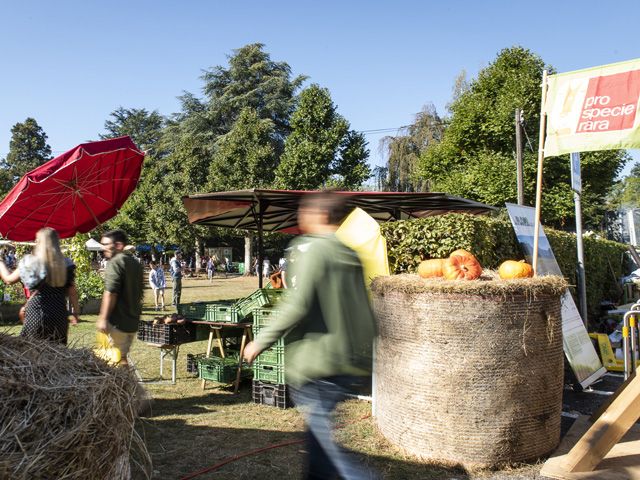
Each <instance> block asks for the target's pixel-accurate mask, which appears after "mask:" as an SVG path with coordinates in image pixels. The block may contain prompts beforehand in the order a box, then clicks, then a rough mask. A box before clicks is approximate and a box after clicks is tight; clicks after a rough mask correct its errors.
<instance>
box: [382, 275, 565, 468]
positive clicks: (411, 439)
mask: <svg viewBox="0 0 640 480" xmlns="http://www.w3.org/2000/svg"><path fill="white" fill-rule="evenodd" d="M496 277H497V276H496V275H495V274H494V273H489V275H485V276H483V277H482V278H481V279H479V280H474V281H445V280H441V279H427V280H425V279H421V278H419V277H418V276H415V275H398V276H391V277H378V278H377V279H375V280H374V282H373V284H372V291H373V305H374V308H375V311H376V314H377V317H378V322H379V338H378V341H377V344H376V360H375V374H376V378H375V387H374V388H375V401H376V417H375V418H376V421H377V424H378V426H379V428H380V431H381V432H382V433H383V435H385V436H386V437H387V438H388V439H389V440H390V441H391V442H392V443H394V444H395V445H397V446H399V447H401V448H402V449H404V450H405V451H407V452H408V453H411V454H413V455H416V456H419V457H421V458H424V459H428V460H436V461H445V462H454V463H459V464H462V465H464V466H467V467H494V466H498V465H502V464H505V463H515V462H523V461H527V460H532V459H536V458H539V457H541V456H543V455H545V454H547V453H549V452H551V451H552V450H553V449H554V448H555V447H556V446H557V444H558V441H559V438H560V413H561V407H562V387H563V353H562V323H561V318H560V307H561V305H560V297H561V294H562V293H563V292H564V291H565V289H566V288H567V283H566V282H565V281H564V279H562V278H560V277H551V276H548V277H535V278H530V279H517V280H500V279H498V278H496Z"/></svg>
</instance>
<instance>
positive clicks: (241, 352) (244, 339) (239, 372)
mask: <svg viewBox="0 0 640 480" xmlns="http://www.w3.org/2000/svg"><path fill="white" fill-rule="evenodd" d="M247 330H249V335H251V329H250V328H249V329H248V328H247V327H244V329H243V330H242V341H241V342H240V359H239V360H238V371H237V372H236V382H235V387H234V388H233V393H238V390H239V389H240V377H241V375H242V358H243V356H244V346H245V344H246V343H247Z"/></svg>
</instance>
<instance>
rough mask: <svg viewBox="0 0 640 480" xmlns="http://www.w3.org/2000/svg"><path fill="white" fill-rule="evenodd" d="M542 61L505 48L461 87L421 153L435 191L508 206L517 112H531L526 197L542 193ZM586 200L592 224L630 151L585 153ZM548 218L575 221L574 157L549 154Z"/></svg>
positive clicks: (512, 194)
mask: <svg viewBox="0 0 640 480" xmlns="http://www.w3.org/2000/svg"><path fill="white" fill-rule="evenodd" d="M545 68H546V69H547V70H549V71H553V70H552V68H551V67H549V66H546V67H545V64H544V62H543V60H542V59H541V58H540V57H538V56H537V55H535V54H533V53H532V52H530V51H529V50H527V49H525V48H522V47H512V48H507V49H504V50H502V51H501V52H500V53H499V54H498V56H497V58H496V59H495V61H494V62H493V63H491V64H490V65H489V66H487V67H486V68H484V69H483V70H481V71H480V72H479V74H478V77H477V78H476V79H474V80H472V81H471V82H469V83H468V85H467V86H462V87H459V88H458V89H457V90H458V91H457V95H458V96H457V98H455V99H454V100H453V101H452V103H451V104H450V107H449V108H450V111H451V117H450V118H449V119H448V122H447V128H446V130H445V132H444V135H443V137H442V141H441V142H439V143H434V144H432V145H430V146H429V147H428V148H426V149H425V150H424V151H423V152H422V153H421V155H420V162H419V174H420V176H421V177H422V178H423V179H425V180H426V181H428V182H429V183H430V189H431V190H440V191H444V192H447V193H451V194H454V195H462V196H467V197H469V198H471V199H473V200H478V201H481V202H485V203H489V204H492V205H497V206H502V205H503V204H504V203H505V202H515V201H516V191H515V187H514V185H515V160H514V158H515V152H514V147H515V141H514V125H513V123H514V120H513V118H514V117H513V115H514V111H515V109H516V108H520V109H522V110H523V111H524V115H525V119H526V124H525V131H526V133H527V137H528V139H529V140H530V142H529V143H530V146H531V148H530V150H527V151H526V152H525V155H524V180H525V182H524V183H525V200H526V201H528V202H529V204H531V203H533V201H534V198H535V185H536V169H537V157H536V152H537V147H538V145H537V140H538V125H539V110H540V95H541V92H540V83H541V81H542V71H543V70H544V69H545ZM581 160H582V166H583V169H582V181H583V197H582V206H583V212H584V219H585V225H586V226H587V227H595V226H598V225H599V224H600V221H601V219H602V217H603V215H604V208H605V197H606V195H607V193H608V191H609V190H610V188H611V186H612V184H613V181H614V179H615V177H616V175H617V174H618V173H619V172H620V170H621V168H622V167H623V166H624V164H625V162H626V161H627V160H628V155H627V154H626V153H625V152H623V151H602V152H588V153H583V154H582V159H581ZM543 179H544V180H543V181H544V186H543V191H544V195H543V205H542V210H543V212H542V213H543V219H544V222H545V223H547V224H550V225H552V226H555V227H559V228H569V227H572V226H573V224H574V216H575V211H574V208H573V194H572V192H571V188H570V186H569V183H570V169H569V160H568V158H567V156H565V157H562V158H547V159H546V160H545V165H544V171H543Z"/></svg>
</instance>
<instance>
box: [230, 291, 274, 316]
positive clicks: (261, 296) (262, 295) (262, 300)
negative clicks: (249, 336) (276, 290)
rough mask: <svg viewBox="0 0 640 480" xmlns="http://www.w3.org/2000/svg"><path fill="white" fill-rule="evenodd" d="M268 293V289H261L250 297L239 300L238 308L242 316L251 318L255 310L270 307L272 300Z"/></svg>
mask: <svg viewBox="0 0 640 480" xmlns="http://www.w3.org/2000/svg"><path fill="white" fill-rule="evenodd" d="M267 292H268V290H267V289H265V288H259V289H257V290H256V291H255V292H253V293H252V294H251V295H249V296H248V297H245V298H243V299H242V300H238V301H237V302H236V307H238V310H239V311H240V314H241V315H242V316H243V317H244V318H248V317H250V316H251V314H252V313H253V310H254V309H256V308H260V307H264V306H265V305H269V302H270V300H269V295H268V293H267Z"/></svg>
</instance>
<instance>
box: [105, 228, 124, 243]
mask: <svg viewBox="0 0 640 480" xmlns="http://www.w3.org/2000/svg"><path fill="white" fill-rule="evenodd" d="M102 236H103V237H105V238H109V239H110V240H111V241H112V242H113V243H118V242H120V243H124V244H125V245H126V244H127V243H128V239H127V234H126V233H124V231H122V230H109V231H108V232H106V233H103V234H102Z"/></svg>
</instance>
